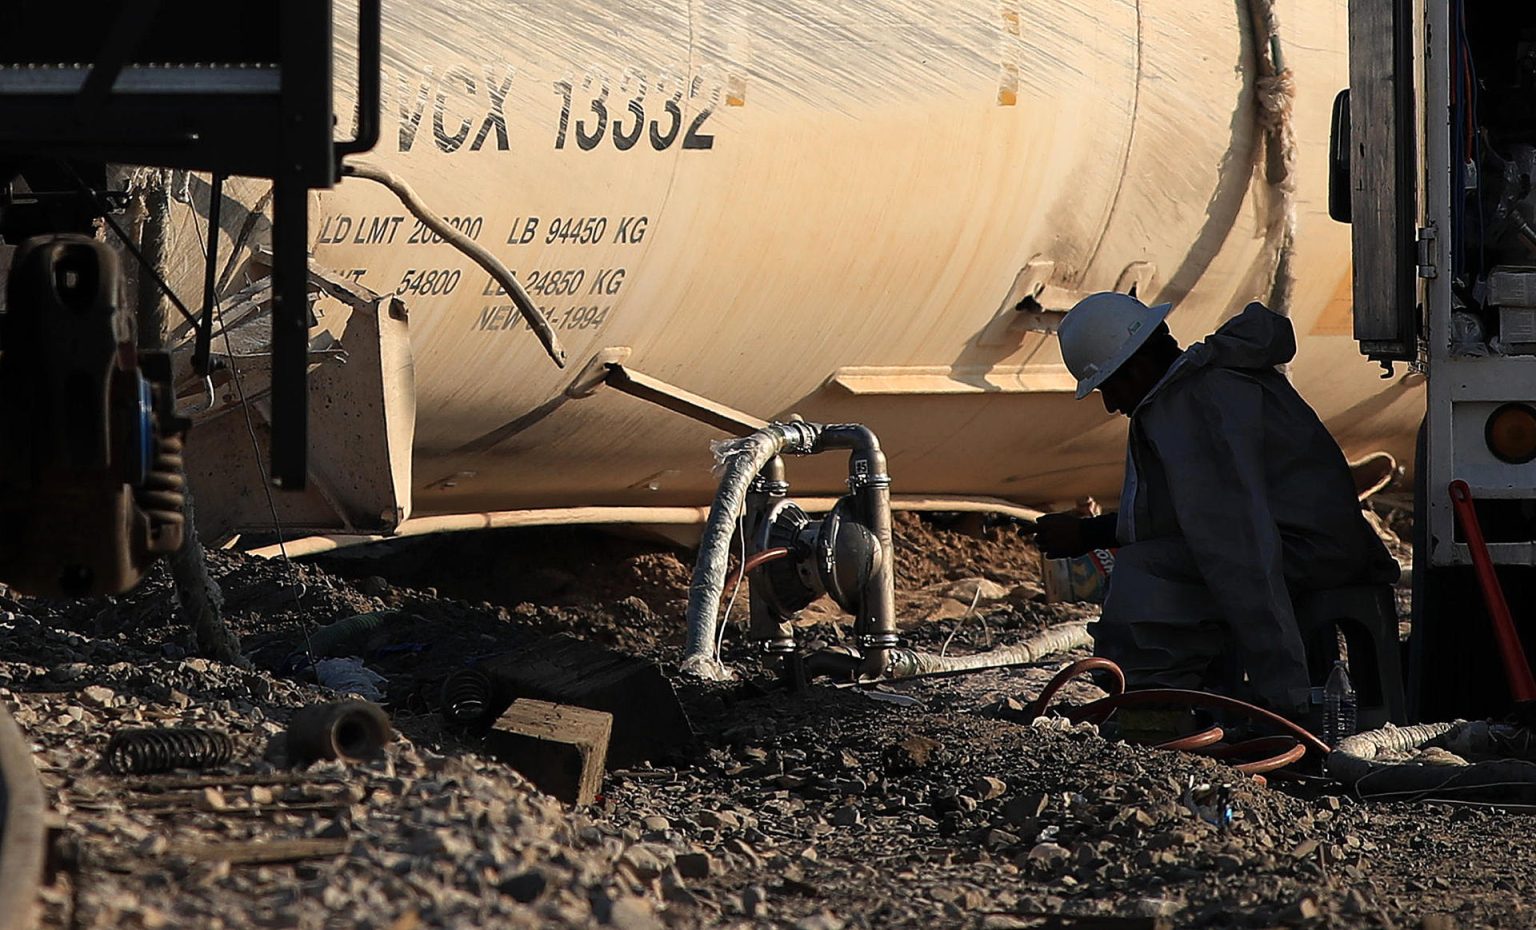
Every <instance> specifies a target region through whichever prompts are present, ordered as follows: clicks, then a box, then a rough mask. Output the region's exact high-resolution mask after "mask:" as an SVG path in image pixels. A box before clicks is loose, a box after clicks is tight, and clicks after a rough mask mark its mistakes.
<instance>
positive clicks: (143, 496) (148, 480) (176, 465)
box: [136, 436, 187, 527]
mask: <svg viewBox="0 0 1536 930" xmlns="http://www.w3.org/2000/svg"><path fill="white" fill-rule="evenodd" d="M181 451H182V438H181V437H180V436H160V437H157V438H156V441H155V458H154V462H153V463H152V464H151V465H150V469H149V474H148V475H146V476H145V478H144V487H142V488H140V489H139V492H138V494H137V495H136V497H137V498H138V502H139V506H140V507H142V508H144V511H145V512H146V513H147V514H148V515H149V519H150V522H151V524H152V525H154V526H157V527H159V526H168V525H180V524H181V523H183V522H184V521H185V520H186V517H185V516H184V515H183V512H184V510H185V509H186V486H187V479H186V478H185V477H184V476H183V471H182V465H183V460H182V454H181Z"/></svg>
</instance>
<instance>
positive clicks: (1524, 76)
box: [1332, 0, 1536, 719]
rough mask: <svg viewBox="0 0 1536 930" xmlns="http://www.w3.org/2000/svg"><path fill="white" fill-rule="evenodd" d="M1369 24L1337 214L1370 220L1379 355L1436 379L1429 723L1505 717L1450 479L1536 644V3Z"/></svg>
mask: <svg viewBox="0 0 1536 930" xmlns="http://www.w3.org/2000/svg"><path fill="white" fill-rule="evenodd" d="M1350 16H1351V23H1350V56H1351V61H1350V89H1349V96H1348V102H1347V104H1345V103H1342V102H1341V104H1340V106H1339V107H1338V108H1337V111H1336V117H1337V118H1336V121H1335V131H1334V137H1335V141H1334V146H1333V172H1334V179H1335V184H1334V191H1335V197H1334V200H1333V202H1332V208H1333V212H1334V214H1335V217H1336V218H1339V219H1347V220H1349V221H1351V222H1352V226H1353V233H1354V247H1353V253H1354V266H1355V278H1354V293H1353V299H1354V310H1355V330H1356V332H1355V335H1356V338H1357V339H1358V340H1359V341H1360V346H1361V350H1362V352H1363V353H1364V354H1366V355H1367V356H1369V357H1371V358H1374V359H1376V360H1378V361H1380V362H1382V363H1384V364H1385V365H1386V366H1388V367H1389V368H1390V367H1392V366H1393V365H1395V364H1398V363H1406V364H1407V365H1408V366H1409V368H1410V370H1416V371H1422V372H1423V373H1424V374H1425V375H1426V376H1427V379H1428V386H1427V391H1426V394H1425V398H1426V409H1425V416H1424V422H1423V427H1422V431H1421V435H1420V439H1419V444H1418V452H1417V460H1418V462H1417V470H1416V475H1417V488H1416V491H1417V493H1416V516H1417V520H1416V538H1415V540H1414V543H1415V545H1414V559H1415V564H1414V572H1415V579H1414V581H1415V598H1414V630H1413V634H1412V639H1411V648H1410V666H1411V668H1410V688H1411V690H1412V691H1413V692H1414V695H1413V696H1414V697H1416V698H1417V715H1418V716H1419V717H1421V718H1432V719H1446V718H1450V717H1455V716H1469V715H1476V714H1484V713H1490V712H1495V711H1497V710H1499V709H1501V708H1502V707H1503V706H1505V705H1507V703H1508V699H1509V691H1508V688H1507V686H1506V684H1505V682H1504V679H1503V676H1502V674H1501V673H1500V662H1499V650H1498V648H1497V646H1496V645H1495V640H1494V637H1493V634H1492V632H1491V630H1492V626H1491V623H1490V620H1489V614H1488V608H1487V606H1486V603H1485V592H1484V591H1483V589H1482V586H1481V585H1479V584H1478V583H1477V581H1476V578H1475V575H1474V572H1473V569H1472V560H1473V553H1472V551H1471V549H1470V548H1469V545H1468V539H1469V538H1468V534H1467V531H1466V525H1465V523H1464V522H1463V521H1461V520H1458V517H1457V515H1456V512H1455V510H1454V508H1453V505H1452V500H1451V496H1450V493H1449V488H1450V485H1451V483H1452V482H1453V481H1456V480H1461V481H1465V482H1466V483H1467V484H1468V485H1469V486H1470V488H1471V495H1472V498H1473V500H1474V501H1475V512H1476V514H1477V517H1478V524H1479V525H1480V527H1481V530H1482V533H1483V535H1484V536H1485V537H1486V539H1487V551H1488V553H1489V555H1490V556H1491V559H1492V562H1493V563H1494V564H1495V565H1496V566H1497V569H1496V571H1497V577H1498V579H1499V581H1500V586H1501V588H1502V590H1503V593H1504V595H1505V597H1506V599H1507V601H1508V603H1509V605H1510V607H1511V610H1512V612H1513V614H1514V616H1515V618H1516V621H1517V624H1518V625H1520V626H1522V629H1521V634H1522V638H1524V637H1527V636H1529V635H1530V630H1531V629H1532V628H1533V625H1532V624H1531V623H1530V622H1529V618H1530V613H1531V610H1532V608H1533V607H1536V407H1533V405H1532V404H1533V401H1536V229H1533V227H1532V222H1533V220H1536V197H1533V193H1536V192H1533V186H1532V182H1533V178H1536V8H1533V7H1530V6H1529V5H1502V4H1501V5H1496V6H1495V5H1488V4H1475V3H1466V2H1464V0H1417V2H1415V0H1356V2H1353V3H1351V4H1350ZM1346 114H1347V119H1345V116H1346ZM1522 618H1524V619H1525V621H1526V622H1524V623H1521V619H1522Z"/></svg>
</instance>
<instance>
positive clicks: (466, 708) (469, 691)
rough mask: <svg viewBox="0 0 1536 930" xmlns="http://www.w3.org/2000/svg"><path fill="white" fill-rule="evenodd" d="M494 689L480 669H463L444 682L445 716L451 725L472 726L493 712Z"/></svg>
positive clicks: (488, 678)
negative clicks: (492, 697)
mask: <svg viewBox="0 0 1536 930" xmlns="http://www.w3.org/2000/svg"><path fill="white" fill-rule="evenodd" d="M493 690H494V687H493V686H492V684H491V679H490V676H489V675H487V674H485V673H484V672H482V671H480V670H479V669H478V668H461V669H459V670H458V671H456V672H454V673H453V674H452V675H449V676H448V678H447V679H446V680H444V681H443V716H444V717H445V718H446V719H447V720H448V722H449V723H452V724H458V725H460V726H471V725H473V724H476V723H479V722H480V721H482V720H484V719H485V718H486V716H487V715H488V714H489V713H490V712H491V695H492V692H493Z"/></svg>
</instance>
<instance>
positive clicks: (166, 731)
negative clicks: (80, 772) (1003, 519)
mask: <svg viewBox="0 0 1536 930" xmlns="http://www.w3.org/2000/svg"><path fill="white" fill-rule="evenodd" d="M234 751H235V743H234V740H232V739H230V738H229V734H228V733H225V732H224V731H222V730H203V729H198V728H195V727H158V728H146V729H135V730H120V731H118V732H117V733H114V734H112V738H111V739H110V740H108V741H107V749H106V752H105V753H104V754H103V756H102V762H103V764H104V765H105V766H106V768H107V771H109V772H114V773H116V774H118V775H154V774H156V773H158V772H169V771H172V770H173V769H216V768H218V767H219V766H221V765H224V764H226V763H228V762H229V760H230V757H231V756H232V755H233V754H234Z"/></svg>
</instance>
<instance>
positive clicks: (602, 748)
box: [486, 698, 613, 805]
mask: <svg viewBox="0 0 1536 930" xmlns="http://www.w3.org/2000/svg"><path fill="white" fill-rule="evenodd" d="M612 729H613V715H612V714H609V713H605V712H603V711H600V710H589V709H587V708H585V707H572V706H568V705H561V704H551V703H549V702H547V701H535V700H529V699H526V698H525V699H522V700H517V701H513V702H512V706H511V707H509V708H507V711H506V713H504V714H502V715H501V718H500V719H499V720H497V721H496V726H495V727H494V728H492V730H491V733H490V735H489V736H488V737H487V738H486V748H487V749H488V750H489V751H490V753H491V754H492V755H494V756H495V757H496V758H498V759H501V760H502V761H503V762H506V763H507V764H509V765H511V766H512V767H513V768H515V769H517V770H518V771H519V772H521V773H523V775H524V776H526V777H527V778H528V780H529V781H531V782H533V783H534V784H535V785H537V786H538V787H539V790H540V791H543V792H544V793H546V794H550V795H553V796H554V797H557V798H559V799H560V800H562V801H564V802H566V803H567V804H575V805H586V804H591V803H592V802H593V801H595V800H596V799H597V795H598V793H599V792H600V791H601V790H602V787H603V767H604V762H605V760H606V759H607V756H608V736H609V733H610V732H611V731H612Z"/></svg>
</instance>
